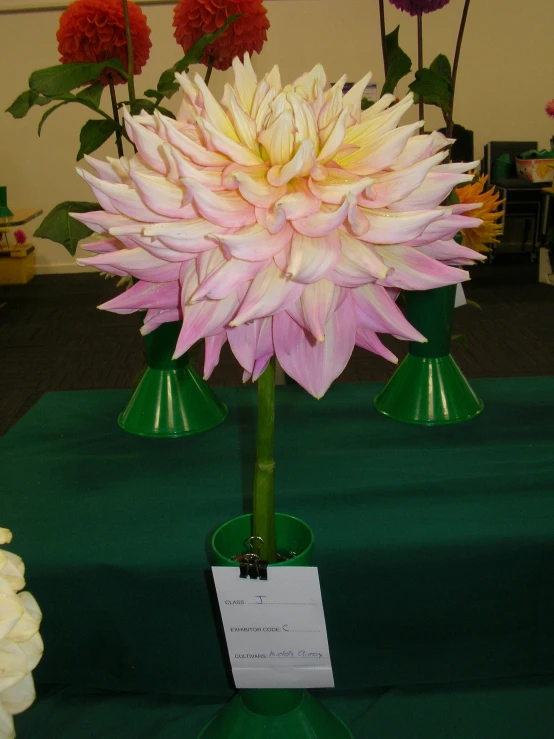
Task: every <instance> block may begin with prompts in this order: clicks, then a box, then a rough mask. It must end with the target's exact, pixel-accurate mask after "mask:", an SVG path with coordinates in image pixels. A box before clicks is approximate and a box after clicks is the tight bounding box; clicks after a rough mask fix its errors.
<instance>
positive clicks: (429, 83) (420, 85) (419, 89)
mask: <svg viewBox="0 0 554 739" xmlns="http://www.w3.org/2000/svg"><path fill="white" fill-rule="evenodd" d="M415 77H416V78H415V81H414V82H412V84H411V85H409V87H410V90H412V91H413V92H415V93H416V94H417V95H422V96H423V101H424V102H425V103H426V104H427V105H436V106H437V107H438V108H441V110H442V111H443V113H445V114H446V113H449V112H450V111H451V110H452V85H451V83H450V82H447V81H446V80H445V79H443V77H440V76H439V75H438V74H437V73H436V72H433V71H432V70H431V69H418V71H417V72H416V75H415Z"/></svg>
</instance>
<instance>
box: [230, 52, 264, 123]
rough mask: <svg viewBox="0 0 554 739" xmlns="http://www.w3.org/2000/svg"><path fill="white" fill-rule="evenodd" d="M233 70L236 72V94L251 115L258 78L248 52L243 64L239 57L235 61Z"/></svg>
mask: <svg viewBox="0 0 554 739" xmlns="http://www.w3.org/2000/svg"><path fill="white" fill-rule="evenodd" d="M233 70H234V72H235V92H236V93H237V97H238V99H239V100H240V104H241V105H242V107H243V108H244V110H245V111H246V112H247V113H248V114H250V112H251V111H252V102H253V100H254V95H255V93H256V87H257V84H258V78H257V77H256V72H255V71H254V69H253V67H252V62H251V61H250V55H249V54H248V52H246V53H245V55H244V60H243V62H242V63H241V61H240V59H239V57H238V56H237V57H235V58H234V59H233Z"/></svg>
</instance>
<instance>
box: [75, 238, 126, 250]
mask: <svg viewBox="0 0 554 739" xmlns="http://www.w3.org/2000/svg"><path fill="white" fill-rule="evenodd" d="M79 246H80V248H81V249H84V251H93V252H94V253H95V254H107V253H108V252H110V251H116V250H117V249H119V248H121V244H120V243H119V242H118V240H117V239H105V240H104V241H89V242H88V243H87V244H79Z"/></svg>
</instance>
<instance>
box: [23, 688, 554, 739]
mask: <svg viewBox="0 0 554 739" xmlns="http://www.w3.org/2000/svg"><path fill="white" fill-rule="evenodd" d="M316 695H318V697H321V698H322V701H323V702H324V703H325V704H326V705H327V706H328V707H329V708H330V709H331V710H332V711H334V712H335V713H336V714H337V715H339V716H340V717H341V718H342V719H343V720H344V721H346V723H347V724H348V726H349V728H350V729H351V731H352V732H353V734H354V736H355V737H356V739H550V738H551V737H552V736H554V710H553V708H552V706H553V705H554V681H552V680H550V681H549V680H545V679H543V680H539V679H534V680H525V681H523V682H521V683H519V682H518V683H514V682H510V681H503V682H495V683H483V684H476V685H475V684H474V685H456V686H430V687H426V688H422V687H411V688H393V689H390V690H376V689H374V690H371V691H366V692H365V693H364V694H360V693H353V694H349V695H340V694H338V695H337V694H336V693H334V694H331V695H329V694H327V695H324V696H321V691H317V692H316ZM219 707H220V703H219V702H216V701H212V702H209V701H208V700H205V699H204V700H203V699H196V700H191V699H184V698H180V697H175V696H173V697H172V696H160V695H142V696H140V695H121V694H120V695H110V694H98V693H97V694H94V693H92V694H91V693H88V694H82V693H79V692H78V691H76V690H75V689H71V688H69V689H67V688H66V689H63V690H59V689H58V690H54V691H52V692H51V693H50V694H49V695H48V697H46V698H45V699H43V700H41V701H39V702H38V703H37V704H35V705H34V706H33V707H32V708H31V709H30V710H29V711H28V712H27V713H24V714H22V715H21V716H16V729H17V739H98V738H99V737H101V738H102V739H195V737H196V735H197V733H198V732H199V731H200V729H201V728H202V727H203V726H204V725H205V724H206V723H207V722H208V721H209V719H210V718H211V717H212V716H213V715H214V714H215V712H216V711H217V710H218V709H219ZM245 739H263V737H252V738H248V737H245ZM283 739H287V738H286V737H283Z"/></svg>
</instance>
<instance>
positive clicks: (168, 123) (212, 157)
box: [160, 116, 229, 167]
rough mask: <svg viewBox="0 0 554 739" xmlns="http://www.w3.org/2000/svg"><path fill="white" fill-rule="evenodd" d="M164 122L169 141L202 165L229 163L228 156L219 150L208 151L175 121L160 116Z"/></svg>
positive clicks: (218, 165)
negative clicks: (179, 128)
mask: <svg viewBox="0 0 554 739" xmlns="http://www.w3.org/2000/svg"><path fill="white" fill-rule="evenodd" d="M160 121H161V122H162V123H163V128H164V133H165V138H166V139H167V140H168V141H169V143H170V144H171V145H172V146H174V147H175V148H177V149H178V150H179V151H180V152H182V153H183V154H184V155H185V156H186V157H188V158H189V159H191V160H192V161H193V162H194V163H195V164H199V165H200V166H202V167H221V166H225V165H227V164H229V159H228V157H226V156H224V155H223V154H220V153H219V152H217V151H208V149H206V148H205V147H204V146H202V145H201V144H199V143H198V142H196V141H194V140H193V139H192V138H191V137H190V136H187V135H186V134H185V133H183V132H182V131H179V130H178V129H177V126H176V125H175V121H173V120H172V119H171V118H168V117H166V116H160Z"/></svg>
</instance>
